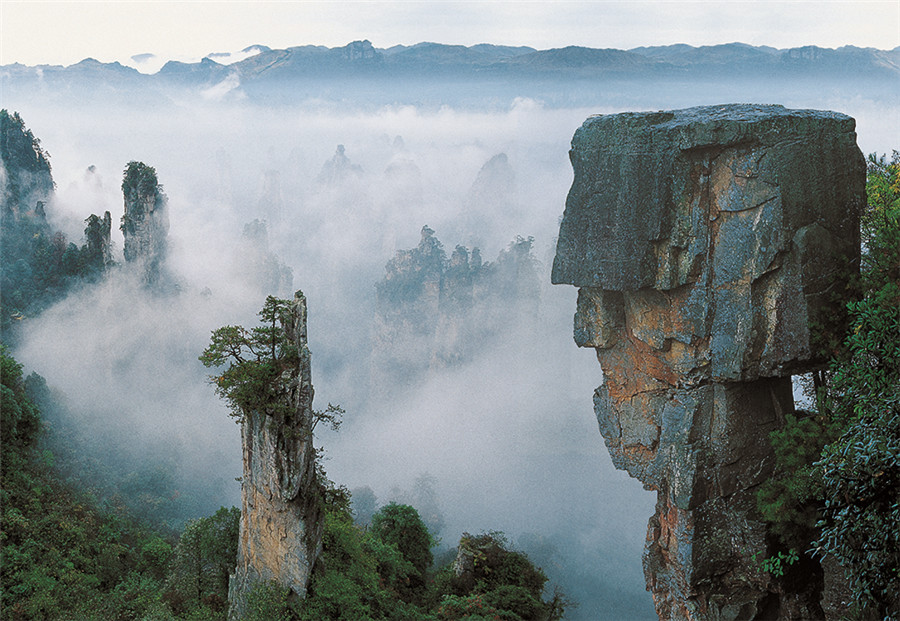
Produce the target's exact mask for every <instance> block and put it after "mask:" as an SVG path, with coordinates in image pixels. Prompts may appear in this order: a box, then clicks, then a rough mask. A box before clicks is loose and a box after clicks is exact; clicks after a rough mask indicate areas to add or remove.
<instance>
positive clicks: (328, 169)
mask: <svg viewBox="0 0 900 621" xmlns="http://www.w3.org/2000/svg"><path fill="white" fill-rule="evenodd" d="M361 174H362V167H361V166H358V165H356V164H354V163H352V162H351V161H350V158H349V157H347V154H346V153H345V149H344V145H342V144H339V145H338V146H337V149H335V152H334V155H333V156H332V158H331V159H330V160H328V161H327V162H325V163H324V164H323V165H322V170H321V171H320V172H319V176H318V177H316V181H317V182H318V183H320V184H322V185H325V186H339V185H340V184H341V183H343V182H345V181H347V180H348V179H353V178H356V177H359V175H361Z"/></svg>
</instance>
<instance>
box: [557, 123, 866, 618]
mask: <svg viewBox="0 0 900 621" xmlns="http://www.w3.org/2000/svg"><path fill="white" fill-rule="evenodd" d="M854 127H855V122H854V120H853V119H852V118H850V117H847V116H844V115H841V114H837V113H832V112H821V111H812V110H787V109H785V108H783V107H781V106H750V105H730V106H709V107H701V108H691V109H687V110H677V111H670V112H652V113H625V114H616V115H606V116H596V117H591V118H589V119H588V120H587V121H585V123H584V125H583V126H582V127H581V128H580V129H579V130H578V131H577V132H576V134H575V137H574V138H573V141H572V150H571V151H570V157H571V161H572V166H573V168H574V173H575V177H574V181H573V184H572V188H571V190H570V192H569V196H568V199H567V201H566V211H565V215H564V217H563V220H562V223H561V225H560V236H559V242H558V245H557V253H556V259H555V262H554V265H553V274H552V280H553V282H554V283H568V284H572V285H575V286H576V287H579V295H578V306H577V311H576V315H575V329H574V336H575V341H576V343H577V344H578V345H579V346H581V347H592V348H594V349H596V351H597V357H598V359H599V361H600V365H601V367H602V370H603V374H604V380H603V385H602V386H600V387H599V388H598V389H597V391H596V393H595V395H594V407H595V412H596V415H597V419H598V422H599V425H600V431H601V433H602V434H603V437H604V439H605V440H606V444H607V446H608V447H609V450H610V454H611V455H612V459H613V462H614V463H615V465H616V466H617V467H618V468H621V469H625V470H627V471H628V472H629V473H630V474H631V475H632V476H634V477H636V478H637V479H639V480H640V481H641V482H642V483H643V484H644V486H645V487H646V488H648V489H651V490H656V491H657V492H658V500H657V507H656V509H657V510H656V515H654V516H653V517H652V518H651V520H650V526H649V530H648V534H647V546H646V550H645V556H644V569H645V574H646V578H647V586H648V589H649V590H650V591H651V592H652V594H653V598H654V602H655V605H656V609H657V612H658V613H659V616H660V618H661V619H752V618H766V619H769V618H778V617H784V618H787V617H789V616H790V615H791V614H794V615H796V614H800V615H801V616H806V617H807V618H815V617H817V616H821V609H820V608H817V604H816V603H815V602H813V603H811V604H810V603H804V602H799V601H797V598H796V597H793V598H792V595H791V594H788V593H784V591H783V589H782V588H781V587H779V586H777V585H774V584H772V582H771V579H770V577H769V575H768V574H766V573H764V572H762V571H761V570H760V564H759V561H758V560H755V559H754V558H753V555H754V554H755V553H759V552H763V553H765V552H766V546H767V531H766V526H765V524H764V523H763V522H761V520H760V519H759V516H758V513H757V510H756V504H755V488H756V486H757V485H759V483H760V482H761V481H763V480H765V479H766V477H768V476H769V475H770V474H771V472H772V468H773V459H772V448H771V446H770V443H769V433H770V432H771V431H772V430H774V429H777V428H778V427H780V426H781V425H782V424H783V420H784V415H785V413H786V412H790V411H792V410H793V399H792V390H791V374H792V373H798V372H803V371H805V370H809V369H810V368H811V367H812V366H814V365H816V364H817V363H818V362H820V360H818V356H817V351H816V348H815V346H814V343H813V342H812V340H813V335H812V334H811V328H810V326H812V325H815V324H816V323H817V322H819V321H822V320H823V316H824V313H825V312H826V311H828V310H829V308H830V307H831V306H832V305H834V304H835V302H834V301H833V297H832V296H833V295H835V294H836V293H837V292H838V290H839V289H838V287H839V285H840V282H841V280H842V278H845V277H846V276H847V275H848V274H849V271H850V270H852V269H853V266H854V265H855V262H856V261H858V255H859V234H858V230H859V229H858V214H859V210H860V208H861V206H862V205H863V201H864V200H865V193H864V192H865V163H864V160H863V157H862V155H861V153H860V151H859V149H858V148H857V146H856V134H855V133H854ZM789 610H792V611H793V612H788V611H789Z"/></svg>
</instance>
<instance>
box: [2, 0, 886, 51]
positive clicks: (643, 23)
mask: <svg viewBox="0 0 900 621" xmlns="http://www.w3.org/2000/svg"><path fill="white" fill-rule="evenodd" d="M357 39H369V40H370V41H372V43H373V44H374V45H375V46H376V47H389V46H391V45H396V44H407V45H409V44H413V43H418V42H421V41H435V42H439V43H453V44H463V45H473V44H476V43H495V44H506V45H529V46H532V47H536V48H538V49H548V48H553V47H563V46H566V45H583V46H588V47H597V48H603V47H614V48H622V49H629V48H632V47H637V46H641V45H665V44H670V43H689V44H691V45H710V44H716V43H729V42H732V41H741V42H744V43H750V44H753V45H771V46H774V47H779V48H785V47H796V46H801V45H819V46H822V47H839V46H841V45H848V44H849V45H857V46H860V47H877V48H880V49H892V48H894V47H896V46H898V45H900V0H874V1H859V0H857V1H852V2H848V1H832V2H821V1H816V2H813V1H801V0H793V1H789V2H784V1H778V2H776V1H765V0H757V1H754V2H746V1H735V2H727V1H724V2H723V1H718V2H713V1H695V2H681V1H670V2H658V1H653V2H650V1H646V2H644V1H633V2H622V1H602V0H581V1H568V0H549V1H546V0H545V1H540V2H537V1H531V2H529V1H527V0H525V1H523V0H516V1H496V0H471V1H468V2H442V1H430V2H427V1H417V0H411V1H405V2H378V1H342V2H311V1H281V2H242V1H232V2H222V1H203V2H198V1H181V2H172V1H165V0H155V1H147V0H144V1H140V0H139V1H119V2H78V1H65V0H62V1H55V2H46V1H40V0H26V1H21V0H0V64H9V63H14V62H20V63H24V64H28V65H34V64H63V65H67V64H72V63H75V62H78V61H80V60H82V59H84V58H87V57H93V58H96V59H98V60H101V61H104V62H111V61H114V60H118V61H120V62H123V63H124V62H128V61H129V59H130V57H131V56H133V55H136V54H142V53H154V54H157V55H158V56H161V57H163V58H166V59H179V60H199V59H200V58H202V57H203V56H205V55H207V54H210V53H213V52H235V51H238V50H240V49H242V48H244V47H247V46H249V45H252V44H257V43H259V44H263V45H268V46H269V47H273V48H284V47H289V46H293V45H306V44H317V45H326V46H329V47H334V46H341V45H346V44H347V43H349V42H350V41H353V40H357Z"/></svg>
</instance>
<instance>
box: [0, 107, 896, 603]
mask: <svg viewBox="0 0 900 621" xmlns="http://www.w3.org/2000/svg"><path fill="white" fill-rule="evenodd" d="M730 94H731V95H734V93H730ZM17 95H18V97H17V96H16V94H4V96H3V100H4V101H3V102H2V105H3V106H4V107H7V108H10V109H13V110H17V111H19V112H20V113H21V114H22V116H23V118H24V120H25V122H26V124H27V125H28V127H30V128H31V129H32V130H33V132H34V134H35V135H36V136H37V137H39V138H40V139H41V141H42V144H43V146H44V147H45V148H46V149H47V150H48V151H49V152H50V153H51V154H52V159H51V164H52V165H53V174H54V178H55V180H56V183H57V186H58V191H57V200H56V202H55V204H54V205H53V206H52V211H51V209H48V212H51V213H52V214H53V215H52V217H53V218H54V224H55V225H56V226H58V227H60V228H62V229H64V230H65V231H66V232H67V233H68V236H69V238H70V239H72V240H80V239H81V233H82V229H83V219H84V218H86V217H87V216H88V214H89V213H102V211H103V210H107V209H108V210H110V211H111V212H112V215H113V221H114V223H116V224H117V223H118V221H119V218H120V217H121V215H122V212H123V207H122V197H121V192H120V190H119V186H120V183H121V175H122V170H123V168H124V167H125V165H126V163H127V162H129V161H131V160H140V161H143V162H145V163H146V164H149V165H151V166H154V167H155V168H156V170H157V173H158V176H159V180H160V182H161V183H162V184H163V185H164V188H165V192H166V194H167V195H168V197H169V217H170V222H171V229H170V233H169V240H170V248H171V252H170V259H169V266H170V269H171V271H172V272H173V273H174V274H175V275H176V277H177V278H178V279H179V282H180V293H173V294H169V295H164V296H154V295H148V294H147V293H146V291H145V290H144V289H142V288H141V287H140V286H139V285H138V284H137V283H136V282H135V281H134V278H133V277H132V276H131V275H129V274H128V273H127V272H126V271H121V272H116V273H113V274H112V275H111V276H110V277H109V278H108V279H107V280H106V281H105V282H103V283H101V284H99V285H97V286H93V287H90V288H85V289H83V290H81V291H78V292H75V293H73V294H72V295H70V296H69V297H68V298H67V299H65V300H63V301H62V302H60V303H58V304H57V305H56V306H54V307H53V308H51V309H50V310H48V311H47V312H45V313H44V314H43V315H42V316H40V317H38V318H36V319H31V320H29V321H28V323H27V329H26V331H25V332H24V333H23V335H22V339H21V342H20V345H19V347H18V349H17V350H16V351H15V355H16V356H17V357H18V358H19V359H20V361H21V362H22V363H23V364H24V365H25V367H26V372H28V371H30V370H35V371H37V372H38V373H40V374H42V375H43V376H44V377H46V378H47V380H48V383H49V384H50V385H51V386H53V387H55V388H57V389H59V390H60V391H61V392H62V393H64V394H65V395H66V399H67V401H68V405H69V406H70V409H71V410H72V412H74V413H75V415H76V416H77V417H79V420H80V421H82V424H83V425H84V426H85V428H88V429H91V430H92V433H96V434H99V436H100V437H102V438H105V443H106V444H107V445H108V446H109V447H110V450H116V451H123V452H126V453H128V454H129V455H132V456H133V457H134V458H135V459H140V458H143V457H146V458H147V459H152V458H154V455H155V454H156V453H157V452H159V451H163V452H165V453H166V455H167V459H171V460H172V463H175V464H177V471H178V474H179V476H180V477H181V478H182V481H183V484H184V487H185V489H186V490H195V491H194V492H193V493H196V494H197V495H198V498H201V497H202V498H201V500H198V502H197V507H196V511H197V514H198V515H203V514H208V513H211V512H213V511H214V510H215V509H216V508H217V507H218V506H219V505H226V506H228V505H237V504H239V494H240V488H239V484H238V483H237V482H235V480H234V478H235V477H239V476H240V475H241V463H240V457H241V450H240V438H239V432H238V427H237V426H236V425H235V424H234V422H233V420H232V419H231V418H229V416H228V414H227V409H226V407H225V405H224V404H223V403H222V402H220V401H219V400H218V399H217V398H216V396H215V394H214V392H213V388H212V386H210V385H209V384H208V383H206V374H207V370H206V369H204V368H203V367H202V366H201V364H200V363H199V362H198V361H197V356H198V355H199V354H200V352H201V351H202V350H203V348H204V347H205V346H206V344H207V341H208V338H209V333H210V331H211V330H212V329H214V328H216V327H218V326H221V325H224V324H226V323H232V324H233V323H243V324H244V325H247V324H249V323H250V322H252V321H254V319H255V313H256V311H257V310H258V309H259V308H260V307H261V306H262V302H263V300H264V298H265V295H266V294H268V293H277V294H279V295H280V296H282V297H287V296H289V295H290V293H291V292H292V289H289V290H282V291H277V292H273V291H265V290H262V289H261V288H260V287H259V286H258V280H257V279H254V277H253V275H252V274H251V275H248V274H247V272H246V270H245V269H244V267H243V263H244V261H245V258H246V257H245V255H244V254H242V253H243V252H245V251H244V250H242V245H241V244H242V242H241V232H242V230H243V227H244V225H245V224H246V223H248V222H250V221H251V220H253V219H264V220H266V221H267V222H268V223H269V250H270V251H271V252H272V253H274V254H275V255H277V256H278V257H279V258H280V260H281V261H283V262H284V263H285V264H287V265H288V266H289V267H290V268H292V270H293V289H302V290H303V291H304V293H305V294H306V295H307V297H308V299H309V339H310V349H311V351H312V354H313V358H312V360H313V382H314V385H315V389H316V401H315V405H316V407H318V408H324V407H325V405H326V404H327V403H328V402H332V403H339V404H341V405H342V406H343V407H344V408H345V409H346V410H347V414H346V417H345V423H344V426H343V428H342V429H341V431H340V432H339V433H337V434H335V433H331V432H328V433H325V432H322V433H321V434H320V442H321V443H322V444H323V445H324V446H325V449H326V460H327V461H326V462H325V468H326V470H327V472H328V474H329V477H330V478H332V479H333V480H334V481H336V482H338V483H340V484H343V485H346V486H347V487H348V488H351V489H353V488H361V487H366V486H367V487H369V488H371V490H372V491H373V492H374V493H375V495H376V496H377V498H378V501H379V502H380V503H382V502H387V501H389V500H391V499H392V498H401V499H402V498H404V497H410V494H413V492H412V491H411V490H413V489H414V487H415V486H416V482H417V480H419V481H420V482H421V477H422V476H423V475H428V476H429V477H430V480H431V481H433V491H434V492H435V493H436V498H437V504H438V508H439V510H440V512H441V515H442V518H443V521H444V526H443V529H442V530H441V532H440V533H439V536H440V537H441V539H442V542H443V545H445V546H453V545H455V543H456V541H457V540H458V538H459V536H460V534H461V533H462V532H463V531H469V532H472V533H477V532H480V531H485V530H502V531H505V532H506V533H507V535H509V536H510V539H511V540H513V541H514V542H517V541H518V542H519V543H520V545H522V546H523V547H525V548H526V549H529V550H534V554H535V556H536V557H538V558H536V560H538V561H539V562H540V563H542V564H544V566H545V570H546V571H547V573H548V574H549V575H550V576H551V578H552V579H554V580H558V581H560V582H561V583H562V587H563V589H564V590H566V591H567V593H568V594H569V595H570V596H572V597H573V598H575V599H576V600H579V601H580V604H581V606H580V608H578V609H577V610H575V611H573V613H572V614H571V615H570V617H571V618H573V619H578V618H583V619H599V618H618V619H621V618H654V616H655V615H654V613H653V607H652V603H651V601H650V598H649V595H648V594H647V593H646V592H645V590H644V580H643V576H642V571H641V553H642V547H643V541H644V535H645V531H646V524H647V519H648V518H649V516H650V515H651V513H652V512H653V504H654V501H655V498H654V495H653V494H651V493H649V492H646V491H643V490H642V488H641V485H640V484H639V483H638V482H637V481H635V480H633V479H629V478H628V477H627V475H625V474H624V473H622V472H619V471H616V470H614V469H613V467H612V464H611V462H610V459H609V456H608V454H607V451H606V448H605V446H604V445H603V440H602V438H601V436H600V434H599V432H598V431H597V424H596V420H595V418H594V414H593V412H592V402H591V398H592V393H593V390H594V388H595V387H596V386H597V385H599V383H600V381H601V372H600V368H599V366H598V364H597V362H596V359H595V357H594V355H593V352H592V351H590V350H579V349H578V348H576V347H575V345H574V343H573V341H572V337H571V321H572V315H573V313H574V309H575V297H576V292H575V289H574V288H572V287H568V286H559V287H555V286H550V285H549V269H550V264H551V262H552V257H553V252H554V244H555V235H556V233H557V226H558V222H559V218H560V217H561V215H562V211H563V207H564V202H565V196H566V193H567V191H568V187H569V185H570V183H571V179H572V173H571V168H570V166H569V163H568V157H567V150H568V145H569V141H570V139H571V137H572V134H573V132H574V131H575V129H576V128H577V127H578V126H579V125H580V124H581V122H582V121H583V120H584V118H585V117H586V116H588V115H589V114H592V113H607V112H615V111H619V110H621V109H622V108H621V107H619V108H615V107H610V106H607V107H605V108H591V109H566V108H563V109H560V108H557V109H548V108H544V107H543V106H542V105H541V104H540V103H538V102H535V101H531V100H527V99H519V100H515V101H512V102H510V103H509V105H508V106H506V107H505V108H504V109H501V110H500V111H497V109H496V106H494V111H491V112H479V111H476V110H472V109H469V110H466V111H461V110H455V109H450V108H442V109H438V110H429V111H424V110H421V109H417V108H416V107H414V106H403V105H398V106H392V107H385V108H381V109H378V110H374V111H371V110H370V111H366V112H355V111H353V110H341V109H340V107H338V106H337V105H316V106H312V105H299V104H298V105H297V106H295V107H290V106H285V107H280V108H278V109H267V108H265V107H262V106H260V105H258V104H247V103H240V102H238V103H228V104H215V103H207V104H203V105H199V104H197V103H196V102H193V103H190V104H187V103H183V104H172V105H166V106H162V107H155V108H147V107H139V108H137V107H136V108H135V109H123V108H121V107H117V108H115V109H104V108H103V107H101V106H98V105H97V104H91V105H89V106H86V105H80V106H79V105H73V106H71V107H60V106H53V107H43V106H42V105H41V104H40V102H39V101H35V99H34V98H29V97H28V96H27V94H26V93H18V94H17ZM743 95H744V96H743V99H744V100H757V101H759V100H758V98H756V97H754V96H753V93H749V92H748V93H743ZM635 96H636V95H635V94H633V93H632V94H630V95H629V100H633V99H634V98H635ZM718 98H719V97H718V93H716V92H714V89H710V92H707V93H705V94H703V95H698V96H697V97H696V101H691V102H690V104H689V105H696V104H701V103H714V102H718ZM689 99H690V96H689V95H688V94H684V95H683V98H682V100H680V101H677V102H675V103H673V104H670V103H668V102H667V101H660V100H655V99H653V96H652V95H647V96H646V98H645V100H643V101H644V104H643V105H641V106H640V108H642V109H647V108H666V107H674V106H681V105H686V104H685V103H684V102H685V100H689ZM769 102H771V101H769ZM769 102H767V103H769ZM779 103H785V104H786V105H788V106H789V107H816V108H832V109H837V110H840V111H845V112H847V113H850V114H852V115H854V116H857V118H858V121H859V137H860V144H861V146H862V148H863V150H864V152H866V153H868V152H869V151H875V150H877V151H879V152H885V151H887V152H889V150H890V149H891V148H894V147H898V146H900V144H898V142H900V141H898V140H897V133H896V125H891V123H892V122H893V121H891V117H893V119H894V120H896V118H897V110H898V108H897V105H896V103H894V104H891V105H890V106H888V105H886V104H883V103H879V102H872V101H867V100H866V99H865V98H864V97H855V98H853V97H850V98H847V97H844V98H835V97H833V96H830V95H828V94H824V95H823V96H821V98H820V99H819V100H813V99H812V98H808V99H807V100H802V101H792V100H791V99H790V98H784V99H782V101H779ZM885 110H887V112H886V111H885ZM338 145H344V153H345V155H346V157H347V158H349V164H350V166H345V167H344V168H342V169H341V171H340V173H339V174H333V173H334V171H333V169H327V168H324V165H325V163H326V162H329V161H331V160H332V157H333V156H334V155H335V153H336V149H337V147H338ZM499 153H505V154H506V156H507V161H508V164H509V168H510V169H511V171H512V173H513V175H514V177H513V182H512V183H511V184H509V183H501V182H500V181H497V182H496V183H495V184H494V186H491V183H490V180H488V181H489V182H488V183H487V186H488V187H487V190H485V189H484V187H481V188H480V189H479V188H476V190H473V184H475V182H476V179H477V178H478V176H479V171H480V170H481V169H482V167H483V166H484V165H485V163H486V162H488V160H490V159H491V158H492V157H493V156H495V155H497V154H499ZM89 166H93V167H94V168H93V169H92V172H89V171H88V167H89ZM323 168H324V173H323ZM329 171H330V172H329ZM426 224H427V225H429V226H430V227H431V228H432V229H434V231H435V236H436V237H437V238H438V239H439V240H441V242H442V243H443V245H444V248H445V250H446V251H447V254H448V256H449V254H450V253H451V252H452V251H453V248H454V247H455V246H456V245H457V244H462V245H465V246H467V247H469V249H471V248H472V247H473V245H478V246H479V247H480V249H481V254H482V257H483V258H484V259H485V260H486V261H493V260H494V259H495V258H496V257H497V255H498V253H499V252H500V251H501V250H502V249H504V248H506V247H507V246H508V244H509V243H510V242H511V241H513V240H514V239H515V237H516V236H517V235H520V236H523V237H527V236H533V237H534V239H535V242H534V255H535V257H536V258H537V259H538V261H539V262H540V275H541V278H542V281H543V282H542V285H541V303H540V311H539V317H538V318H537V319H536V320H533V319H529V320H522V319H520V318H518V316H517V315H515V314H514V313H512V312H510V320H509V321H508V322H507V323H506V325H505V327H504V329H502V330H500V331H499V333H498V334H496V335H495V337H494V338H492V339H490V340H486V341H485V342H484V344H483V347H482V348H481V349H480V350H479V351H478V352H477V354H476V355H475V356H473V358H472V359H471V360H470V361H469V362H468V363H466V364H463V365H461V366H456V367H451V368H448V369H443V370H436V371H431V372H423V373H422V375H421V376H420V377H418V378H416V382H415V384H414V386H412V387H411V388H409V389H407V390H404V391H399V392H397V393H394V394H393V396H392V398H390V399H387V398H385V397H383V396H379V395H381V394H382V393H383V392H384V391H381V390H378V389H377V387H373V386H372V385H371V377H372V376H373V373H372V368H371V364H370V353H371V347H372V332H373V323H374V317H375V283H376V282H378V281H379V280H380V279H381V278H382V277H383V276H384V266H385V263H386V262H387V261H388V260H390V259H391V258H392V257H393V256H394V254H395V252H396V251H397V250H398V249H409V248H413V247H415V246H416V244H418V242H419V238H420V230H421V229H422V227H423V225H426ZM113 239H114V241H115V243H116V246H117V250H118V258H119V260H120V261H121V248H122V237H121V234H120V233H119V231H118V230H117V227H115V226H114V232H113ZM500 312H505V311H504V310H503V309H502V308H501V309H500Z"/></svg>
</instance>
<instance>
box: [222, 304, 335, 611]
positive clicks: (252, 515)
mask: <svg viewBox="0 0 900 621" xmlns="http://www.w3.org/2000/svg"><path fill="white" fill-rule="evenodd" d="M284 329H285V334H286V336H287V338H288V340H289V341H290V342H291V343H292V345H293V346H294V347H295V348H296V351H297V353H298V356H297V363H296V365H291V366H288V367H287V368H285V369H283V370H282V375H281V382H280V384H281V386H283V387H284V389H283V392H282V393H281V394H280V395H278V397H277V398H278V400H279V404H278V405H279V406H284V407H273V408H268V409H267V411H249V412H246V411H245V412H244V413H243V415H244V416H243V421H242V423H241V440H242V443H243V461H244V474H243V479H242V483H241V525H240V535H239V540H238V557H237V567H236V569H235V572H234V574H233V575H232V576H231V580H230V581H229V585H228V602H229V612H228V618H229V619H232V620H235V621H237V620H239V619H243V618H244V617H245V612H246V610H245V606H246V597H247V594H248V593H250V592H251V591H252V590H253V588H254V586H255V585H257V584H260V583H264V582H268V581H274V582H276V583H277V584H278V585H280V586H281V587H283V588H285V589H288V590H289V591H290V593H291V597H299V598H302V597H304V596H305V595H306V589H307V586H308V584H309V579H310V576H311V572H312V568H313V564H314V563H315V560H316V558H317V556H318V554H319V552H320V550H321V546H322V529H323V524H324V522H323V520H322V516H321V506H320V497H321V495H320V493H319V488H318V483H317V480H316V459H315V457H316V452H315V448H314V447H313V444H312V428H311V424H312V416H313V410H312V399H313V386H312V379H311V372H310V353H309V348H308V347H307V338H306V297H305V296H304V295H303V293H302V292H300V291H298V292H297V293H295V294H294V299H293V301H292V303H291V307H290V318H289V320H288V321H287V322H286V324H285V325H284Z"/></svg>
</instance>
